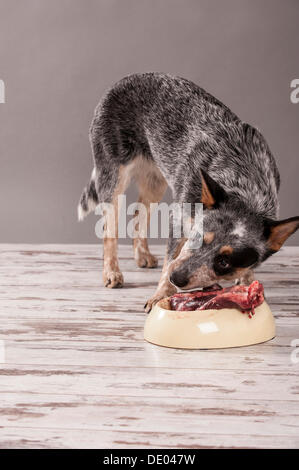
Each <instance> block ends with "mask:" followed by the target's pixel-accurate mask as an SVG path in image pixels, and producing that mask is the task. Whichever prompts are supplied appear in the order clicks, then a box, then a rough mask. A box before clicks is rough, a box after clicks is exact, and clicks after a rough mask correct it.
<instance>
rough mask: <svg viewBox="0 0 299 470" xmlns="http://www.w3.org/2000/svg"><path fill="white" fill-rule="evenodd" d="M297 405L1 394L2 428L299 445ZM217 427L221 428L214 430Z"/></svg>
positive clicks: (152, 398)
mask: <svg viewBox="0 0 299 470" xmlns="http://www.w3.org/2000/svg"><path fill="white" fill-rule="evenodd" d="M298 418H299V410H298V403H296V402H292V401H276V400H272V401H258V400H255V399H254V397H253V398H252V399H251V400H246V401H245V400H244V401H243V400H237V401H236V400H232V399H228V400H225V401H219V399H206V400H196V399H188V398H179V397H175V398H172V399H170V398H169V397H166V398H164V397H159V398H154V397H146V398H145V397H127V396H126V397H124V396H123V397H122V398H121V400H120V398H119V397H114V396H110V397H106V396H88V395H58V394H57V395H48V394H42V395H39V394H32V393H28V394H27V393H23V394H22V395H21V396H20V397H19V396H18V395H17V394H11V393H2V394H1V416H0V426H10V425H13V426H17V425H20V426H23V427H39V428H47V429H49V428H50V429H51V428H57V427H59V428H60V429H72V428H75V429H89V430H93V429H94V430H100V431H104V430H113V431H122V430H124V429H125V430H127V431H133V432H138V431H140V432H173V430H176V429H177V430H179V431H180V433H192V432H195V433H198V434H200V433H203V434H210V435H213V434H214V433H215V432H217V433H219V434H230V435H231V436H240V435H243V436H247V435H248V434H250V435H253V434H255V435H273V436H280V435H283V436H292V437H293V438H297V439H298V441H297V445H299V419H298ZM215 430H217V431H215Z"/></svg>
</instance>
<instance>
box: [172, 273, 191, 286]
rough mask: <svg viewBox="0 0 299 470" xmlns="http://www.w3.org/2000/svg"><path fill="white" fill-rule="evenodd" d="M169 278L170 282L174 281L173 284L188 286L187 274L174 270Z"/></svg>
mask: <svg viewBox="0 0 299 470" xmlns="http://www.w3.org/2000/svg"><path fill="white" fill-rule="evenodd" d="M169 279H170V282H172V284H174V285H175V286H177V287H184V286H186V284H188V279H187V277H186V276H185V274H181V273H176V272H173V273H172V274H171V275H170V277H169Z"/></svg>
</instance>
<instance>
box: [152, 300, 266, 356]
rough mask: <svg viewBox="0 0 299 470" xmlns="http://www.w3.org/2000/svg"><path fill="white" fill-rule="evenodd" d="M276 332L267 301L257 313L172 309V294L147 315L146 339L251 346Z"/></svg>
mask: <svg viewBox="0 0 299 470" xmlns="http://www.w3.org/2000/svg"><path fill="white" fill-rule="evenodd" d="M274 336H275V321H274V317H273V315H272V312H271V310H270V307H269V305H268V304H267V303H266V302H265V301H264V302H263V303H262V304H261V305H260V306H259V307H256V308H255V315H253V317H252V318H249V316H248V314H247V313H242V312H241V311H240V310H238V309H234V308H223V309H221V310H194V311H176V310H170V302H169V298H165V299H162V300H160V302H158V303H157V304H156V305H155V306H154V307H153V309H152V311H151V312H150V314H149V315H148V317H147V319H146V322H145V327H144V339H145V340H146V341H149V342H150V343H154V344H157V345H159V346H166V347H169V348H183V349H217V348H233V347H237V346H249V345H253V344H258V343H263V342H265V341H269V340H270V339H272V338H274Z"/></svg>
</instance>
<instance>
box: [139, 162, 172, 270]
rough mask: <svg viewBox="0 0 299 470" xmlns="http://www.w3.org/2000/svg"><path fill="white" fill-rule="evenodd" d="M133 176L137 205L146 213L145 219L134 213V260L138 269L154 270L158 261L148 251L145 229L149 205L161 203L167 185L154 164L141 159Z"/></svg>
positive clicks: (148, 216)
mask: <svg viewBox="0 0 299 470" xmlns="http://www.w3.org/2000/svg"><path fill="white" fill-rule="evenodd" d="M134 176H135V179H136V182H137V186H138V190H139V197H138V203H140V204H143V207H144V208H145V211H146V214H144V215H145V217H142V214H141V213H140V210H138V209H137V210H136V213H135V214H136V219H135V220H136V223H135V228H136V232H137V233H136V236H135V237H134V239H133V249H134V258H135V260H136V263H137V266H139V267H140V268H155V267H156V266H157V265H158V260H157V258H156V257H155V256H154V255H152V254H151V253H150V251H149V247H148V243H147V238H146V237H147V229H148V227H149V222H150V215H151V203H157V202H160V201H161V199H162V197H163V195H164V193H165V190H166V188H167V183H166V181H165V179H164V177H163V176H162V174H161V173H160V171H159V170H158V169H157V168H156V167H155V166H154V164H153V163H148V162H146V161H145V160H143V159H139V161H138V162H137V165H136V168H135V171H134ZM137 218H138V222H137Z"/></svg>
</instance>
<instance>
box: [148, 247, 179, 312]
mask: <svg viewBox="0 0 299 470" xmlns="http://www.w3.org/2000/svg"><path fill="white" fill-rule="evenodd" d="M170 263H171V259H169V257H168V253H167V254H166V256H165V259H164V264H163V269H162V275H161V277H160V281H159V284H158V287H157V289H156V292H155V293H154V295H153V297H151V298H150V299H149V300H148V301H147V302H146V304H145V306H144V309H145V312H146V313H149V312H150V311H151V309H152V307H153V306H154V305H155V304H156V303H157V302H159V300H161V299H164V297H168V296H169V295H172V294H174V293H175V292H176V288H175V287H174V286H173V285H172V284H171V283H170V281H169V274H168V267H169V264H170Z"/></svg>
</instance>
